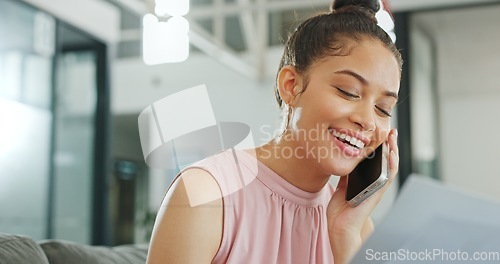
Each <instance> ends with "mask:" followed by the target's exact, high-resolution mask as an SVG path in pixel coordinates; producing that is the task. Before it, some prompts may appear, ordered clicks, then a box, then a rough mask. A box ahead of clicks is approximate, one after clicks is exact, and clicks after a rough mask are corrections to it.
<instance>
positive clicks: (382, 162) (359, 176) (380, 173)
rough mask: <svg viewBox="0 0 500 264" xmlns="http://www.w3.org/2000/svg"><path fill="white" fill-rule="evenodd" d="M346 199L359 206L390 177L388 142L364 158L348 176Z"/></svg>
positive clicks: (349, 202)
mask: <svg viewBox="0 0 500 264" xmlns="http://www.w3.org/2000/svg"><path fill="white" fill-rule="evenodd" d="M347 177H348V178H347V190H346V196H345V199H346V201H347V203H348V204H349V205H351V206H352V207H354V206H357V205H358V204H360V203H361V202H362V201H364V200H365V199H366V198H368V197H370V195H372V194H373V193H375V192H376V191H377V190H379V189H380V188H382V186H384V184H385V183H386V182H387V180H388V179H389V174H388V164H387V144H386V143H385V142H384V143H382V144H381V145H380V146H379V147H378V148H377V149H376V150H375V151H374V152H373V153H372V154H371V155H369V156H368V157H367V158H365V159H364V160H362V161H361V162H360V163H359V164H358V166H356V168H354V170H353V171H352V172H351V173H349V175H348V176H347Z"/></svg>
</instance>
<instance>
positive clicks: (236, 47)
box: [107, 0, 500, 79]
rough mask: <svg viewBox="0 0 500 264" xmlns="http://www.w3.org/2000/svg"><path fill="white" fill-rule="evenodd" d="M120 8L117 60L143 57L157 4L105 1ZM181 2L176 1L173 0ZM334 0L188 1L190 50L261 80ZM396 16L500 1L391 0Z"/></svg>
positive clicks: (138, 0) (150, 1) (141, 0)
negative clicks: (277, 52) (147, 24)
mask: <svg viewBox="0 0 500 264" xmlns="http://www.w3.org/2000/svg"><path fill="white" fill-rule="evenodd" d="M107 1H108V2H110V3H112V4H114V5H115V6H117V7H118V8H119V9H120V10H121V28H122V32H121V38H120V39H121V41H120V43H119V45H118V57H119V58H127V57H138V56H140V55H141V37H142V31H141V27H142V16H143V15H144V14H146V13H154V12H153V10H154V5H155V4H154V1H155V0H107ZM172 1H178V0H172ZM330 2H331V1H330V0H190V11H189V13H188V14H187V15H186V18H187V19H188V21H189V23H190V33H189V34H190V35H189V36H190V43H191V52H197V51H202V52H204V53H206V54H208V55H209V56H212V57H214V58H217V59H218V60H220V61H221V62H222V63H224V64H227V65H228V66H230V67H231V68H241V69H244V70H242V72H245V74H247V75H249V77H252V78H256V79H259V78H260V77H261V76H262V72H260V71H259V69H261V68H263V67H262V66H263V65H264V63H265V61H266V59H265V58H266V56H267V53H268V51H269V48H270V47H272V46H279V45H281V44H282V43H283V42H284V39H286V38H287V34H288V32H290V31H291V30H293V28H294V27H295V26H296V24H297V21H301V20H303V19H304V18H306V17H308V16H311V15H312V14H314V13H318V12H322V11H326V10H327V9H328V6H329V4H330ZM388 2H389V5H390V9H391V10H392V12H400V11H415V10H431V9H436V8H448V7H457V6H467V5H478V4H484V3H500V0H418V1H416V0H389V1H388Z"/></svg>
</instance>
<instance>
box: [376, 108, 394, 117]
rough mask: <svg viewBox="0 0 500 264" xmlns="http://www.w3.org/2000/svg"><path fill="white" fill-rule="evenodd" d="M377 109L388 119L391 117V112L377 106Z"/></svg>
mask: <svg viewBox="0 0 500 264" xmlns="http://www.w3.org/2000/svg"><path fill="white" fill-rule="evenodd" d="M375 108H377V110H378V111H379V112H380V113H382V114H383V115H384V116H387V117H391V111H390V110H389V111H388V110H385V109H383V108H381V107H379V106H375Z"/></svg>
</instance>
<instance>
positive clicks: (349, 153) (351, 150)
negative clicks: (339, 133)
mask: <svg viewBox="0 0 500 264" xmlns="http://www.w3.org/2000/svg"><path fill="white" fill-rule="evenodd" d="M330 136H331V137H332V140H333V142H334V143H335V145H337V147H339V149H340V151H341V152H342V153H343V154H344V155H345V157H348V158H354V157H358V156H360V155H361V150H360V149H358V148H356V147H353V146H351V145H349V144H347V143H344V142H342V141H340V140H339V139H338V138H336V137H335V136H334V135H333V134H332V133H330Z"/></svg>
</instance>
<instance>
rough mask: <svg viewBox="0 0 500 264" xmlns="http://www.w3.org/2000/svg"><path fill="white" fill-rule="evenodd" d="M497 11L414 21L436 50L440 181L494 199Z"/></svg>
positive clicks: (499, 98) (499, 101) (498, 122)
mask: <svg viewBox="0 0 500 264" xmlns="http://www.w3.org/2000/svg"><path fill="white" fill-rule="evenodd" d="M498 14H500V6H489V7H481V8H474V9H467V10H464V9H457V10H452V11H443V12H441V11H440V12H428V13H423V14H419V15H417V16H415V18H416V21H417V23H419V24H421V25H422V26H424V27H426V28H427V29H428V30H429V32H430V33H431V35H432V36H433V38H434V40H435V42H436V47H437V65H436V68H437V73H438V76H437V81H438V82H437V87H438V97H439V98H438V111H439V112H438V114H439V115H440V120H441V124H440V127H439V130H440V135H439V138H438V144H439V147H440V148H441V154H440V157H439V158H440V164H441V173H442V178H443V180H444V181H445V182H447V183H450V184H452V185H457V186H460V187H463V188H466V189H468V190H470V191H473V192H476V193H479V194H481V195H485V196H490V197H494V198H496V199H499V200H500V192H498V188H497V186H499V185H500V177H499V176H500V167H498V165H497V164H498V161H497V159H498V158H499V157H500V154H499V149H500V141H499V140H498V136H499V135H500V118H499V117H498V114H499V113H500V80H499V78H498V76H499V74H500V49H499V47H500V28H499V27H498V25H500V16H499V15H498ZM417 108H418V106H417Z"/></svg>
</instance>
